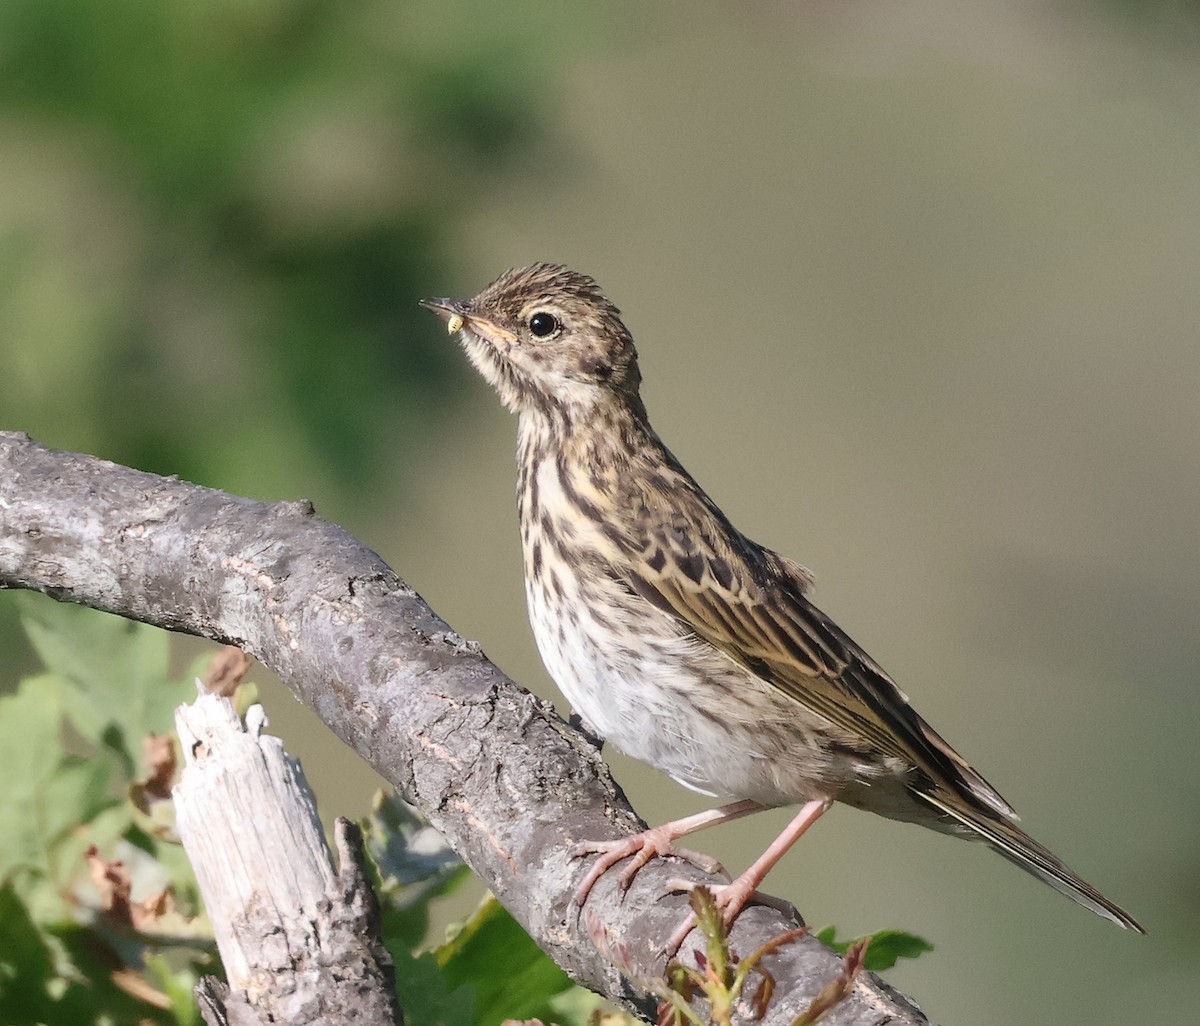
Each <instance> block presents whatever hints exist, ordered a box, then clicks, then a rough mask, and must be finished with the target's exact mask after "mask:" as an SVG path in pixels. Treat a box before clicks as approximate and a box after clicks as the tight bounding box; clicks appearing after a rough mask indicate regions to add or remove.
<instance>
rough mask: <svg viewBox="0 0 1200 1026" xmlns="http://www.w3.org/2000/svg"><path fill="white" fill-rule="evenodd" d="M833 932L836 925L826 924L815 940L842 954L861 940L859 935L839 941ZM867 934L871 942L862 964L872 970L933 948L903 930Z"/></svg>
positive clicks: (916, 956) (920, 938)
mask: <svg viewBox="0 0 1200 1026" xmlns="http://www.w3.org/2000/svg"><path fill="white" fill-rule="evenodd" d="M835 932H836V927H833V926H827V927H825V929H823V930H821V931H820V932H819V933H818V934H817V935H816V936H817V940H819V941H820V942H821V943H822V944H826V945H828V946H829V947H831V948H833V950H834V951H836V952H838V953H840V954H843V955H844V954H845V953H846V950H847V949H848V948H849V947H850V945H851V944H854V943H855V942H856V941H859V940H862V938H861V937H855V938H853V939H851V940H848V941H839V940H836V939H835V936H834V934H835ZM869 936H870V938H871V943H870V945H869V946H868V947H867V957H866V960H865V962H864V965H865V966H866V968H868V969H870V970H872V971H873V972H879V971H882V970H884V969H891V968H892V966H894V965H895V964H896V962H897V961H898V960H899V959H901V958H920V957H921V955H923V954H925V952H927V951H932V950H933V945H932V944H930V943H929V941H927V940H925V939H924V938H923V937H918V936H917V935H916V934H914V933H908V932H906V931H904V930H878V931H876V932H875V933H872V934H870V935H869Z"/></svg>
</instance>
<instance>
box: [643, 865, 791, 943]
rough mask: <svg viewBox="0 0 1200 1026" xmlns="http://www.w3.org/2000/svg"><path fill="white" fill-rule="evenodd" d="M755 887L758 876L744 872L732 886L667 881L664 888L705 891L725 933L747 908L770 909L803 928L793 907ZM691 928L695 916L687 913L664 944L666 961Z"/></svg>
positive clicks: (759, 880) (694, 923) (730, 884)
mask: <svg viewBox="0 0 1200 1026" xmlns="http://www.w3.org/2000/svg"><path fill="white" fill-rule="evenodd" d="M759 883H761V879H760V878H759V877H758V875H757V874H756V873H753V872H751V871H747V872H745V873H743V874H742V875H741V876H739V877H738V878H737V879H736V880H734V881H733V882H732V883H727V884H718V885H717V886H715V887H714V886H712V885H709V884H697V883H696V882H695V881H692V880H671V881H670V882H669V883H668V886H669V887H670V888H671V889H672V890H676V891H691V890H694V889H695V888H696V887H708V890H709V892H710V893H711V894H712V896H713V902H714V903H715V904H716V906H717V911H718V912H720V913H721V918H722V919H723V920H724V921H725V927H726V929H728V928H729V927H730V926H732V925H733V921H734V920H735V919H736V918H737V917H738V915H740V914H741V911H742V909H744V908H745V907H746V906H747V905H749V904H755V905H766V906H767V907H768V908H773V909H775V910H776V911H777V912H782V913H783V914H784V915H785V916H787V917H788V918H790V919H794V920H795V921H796V922H797V923H799V924H800V925H803V924H804V919H803V918H802V917H801V915H800V913H799V912H797V911H796V906H795V905H793V904H792V903H791V902H790V901H785V900H784V899H783V898H776V897H775V896H773V895H770V894H763V893H761V892H760V891H759V890H758V885H759ZM695 928H696V916H695V913H691V912H689V913H688V916H687V918H686V919H685V920H684V921H683V922H682V923H680V925H679V929H678V930H676V931H675V932H674V933H673V934H671V936H670V938H669V939H668V940H667V943H666V947H665V948H664V951H665V952H666V955H667V957H668V958H673V957H674V956H675V954H676V952H678V951H679V949H680V947H682V945H683V942H684V941H685V940H687V935H688V934H689V933H691V932H692V930H694V929H695Z"/></svg>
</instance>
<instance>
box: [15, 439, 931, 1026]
mask: <svg viewBox="0 0 1200 1026" xmlns="http://www.w3.org/2000/svg"><path fill="white" fill-rule="evenodd" d="M0 586H5V587H12V588H30V589H34V590H37V591H41V592H44V593H46V594H48V595H51V596H52V597H54V598H56V599H59V600H62V601H70V602H77V603H81V604H84V605H88V606H93V607H95V608H97V609H103V610H107V611H108V612H112V613H117V614H119V615H122V616H126V617H130V618H133V619H136V620H141V621H144V622H146V623H151V624H155V625H157V626H160V627H165V628H167V629H169V630H175V631H184V632H187V633H190V634H196V635H201V636H203V637H207V638H211V639H213V640H216V641H222V642H227V643H229V644H234V645H237V646H238V647H240V648H242V649H243V650H245V651H246V652H248V653H250V654H251V655H253V656H254V657H256V658H257V659H259V660H260V661H261V662H263V663H264V664H265V665H267V666H269V667H271V669H273V670H274V671H275V672H276V673H277V674H278V675H279V676H280V677H281V678H282V679H283V680H284V681H285V682H286V683H287V685H288V687H290V688H291V690H292V691H293V692H294V694H295V695H296V696H297V698H299V699H300V700H301V701H302V702H304V703H305V704H307V705H309V706H310V707H312V708H313V709H314V710H315V711H316V712H317V713H318V714H319V715H320V716H321V718H322V719H323V720H324V721H325V722H326V723H327V724H328V725H329V726H330V727H331V728H332V729H333V730H334V732H335V733H336V734H337V735H338V736H339V737H341V738H342V739H343V740H344V741H346V743H347V744H349V745H350V746H351V747H352V748H354V749H355V750H356V751H357V752H358V753H359V754H360V755H361V756H362V757H363V758H364V759H366V760H367V762H368V763H370V764H371V765H372V766H374V767H375V768H376V769H377V770H378V771H379V772H380V773H381V774H383V775H384V776H385V777H386V778H387V779H388V780H390V781H391V782H392V783H393V784H395V786H396V787H397V788H398V789H399V790H400V792H401V793H402V794H403V795H404V797H405V798H406V799H407V800H408V801H410V802H412V803H413V804H414V805H416V806H417V807H418V808H419V809H420V810H421V811H422V812H423V813H424V814H425V815H426V816H427V817H428V818H429V820H430V822H431V823H433V825H434V826H435V827H437V828H438V830H440V831H441V832H442V833H443V834H444V835H445V836H446V837H447V838H448V839H449V840H450V842H451V844H452V845H453V846H454V848H455V850H456V851H457V852H458V853H459V854H460V855H461V856H462V858H463V859H464V860H465V861H466V862H467V864H468V865H470V866H471V868H472V869H473V870H474V871H475V872H477V873H478V874H479V875H480V876H482V877H483V878H484V880H485V881H486V882H487V884H488V886H489V887H491V888H492V890H493V891H494V892H495V894H496V896H497V897H498V898H499V900H500V901H501V902H502V903H503V904H504V905H505V906H506V907H507V908H508V909H509V910H510V911H511V912H512V913H513V915H514V916H515V917H516V918H517V919H518V920H519V921H520V922H521V924H522V925H523V926H524V927H525V928H526V929H527V930H528V931H529V933H530V935H531V936H532V937H533V938H534V940H535V941H537V943H538V944H539V945H540V946H541V947H542V948H543V949H544V950H546V951H547V952H548V953H549V954H550V955H551V957H553V958H554V960H555V961H556V962H558V963H559V965H561V966H562V967H563V968H564V969H565V970H566V971H567V972H568V973H569V974H570V975H571V976H572V977H573V978H574V979H576V980H577V981H579V982H580V983H582V984H583V985H585V986H587V987H590V988H592V989H593V990H595V991H597V992H599V993H601V994H605V995H607V996H608V997H610V998H612V999H613V1000H615V1001H617V1002H619V1003H621V1004H623V1005H625V1006H626V1007H636V1008H637V1009H638V1010H639V1011H641V1012H643V1013H645V1012H646V1010H647V1008H649V1007H651V1005H652V999H651V998H650V997H649V993H648V991H647V989H646V986H645V985H644V983H643V982H639V981H644V980H647V979H651V978H654V977H657V976H659V975H660V974H661V972H662V969H663V963H664V958H663V956H662V953H661V947H662V944H663V941H664V939H665V938H666V937H668V936H669V935H670V934H671V932H672V931H673V930H674V928H675V927H676V926H677V925H678V922H679V918H680V917H681V916H682V915H683V914H684V911H685V899H684V897H683V896H680V895H675V896H670V897H664V896H663V895H664V893H665V891H666V885H667V881H669V880H670V879H672V878H679V877H683V878H685V879H692V880H696V881H700V882H710V883H715V882H717V881H716V880H714V879H713V878H710V877H706V876H705V875H704V874H703V873H701V872H700V871H698V870H697V869H695V868H694V867H692V866H690V865H687V864H685V863H682V862H679V861H677V860H674V859H662V860H655V861H653V862H652V863H651V864H650V865H648V866H647V867H646V869H645V870H643V871H642V872H641V873H640V874H639V875H638V876H637V878H636V879H635V881H634V883H633V886H632V887H631V888H630V890H629V892H628V894H627V895H626V896H625V899H624V900H623V901H622V900H621V899H620V897H619V895H618V893H617V891H616V886H615V884H616V881H615V875H616V874H611V873H610V874H608V875H607V876H606V877H605V878H603V879H602V880H601V881H600V883H599V884H598V885H597V886H596V888H595V889H594V890H593V892H592V895H591V897H590V898H589V900H588V902H587V907H586V911H585V912H584V914H582V915H581V914H580V913H579V912H578V910H577V909H575V908H574V907H573V906H572V903H571V895H572V893H573V891H574V889H575V886H576V885H577V884H578V882H579V880H580V879H581V877H582V875H583V874H584V872H585V871H586V866H587V863H586V861H585V860H580V859H576V858H572V856H571V854H570V849H571V846H572V844H573V843H574V842H576V841H578V840H580V839H584V838H586V839H589V840H603V839H608V838H617V837H621V836H624V835H626V834H628V833H629V832H631V831H633V830H635V829H638V828H640V827H641V826H642V824H641V823H640V821H639V820H638V819H637V817H636V815H635V814H634V813H633V811H632V810H631V809H630V807H629V805H628V803H627V802H626V801H625V799H624V796H623V795H622V794H621V791H620V789H619V788H618V787H617V786H616V784H615V783H614V782H613V781H612V779H611V777H610V776H609V773H608V770H607V768H606V767H605V765H604V762H603V760H602V759H601V758H600V756H599V753H598V752H597V751H596V749H595V747H594V746H593V745H592V744H591V743H589V741H588V740H587V739H586V738H585V737H584V736H583V735H581V734H580V733H578V732H577V731H575V730H574V729H572V728H571V727H570V726H569V725H567V724H566V723H564V722H563V721H562V720H561V719H560V718H559V717H558V716H557V715H555V713H554V710H553V709H552V708H551V707H550V706H549V705H548V704H547V703H545V702H542V701H540V700H538V699H537V698H535V697H533V696H531V695H530V694H529V693H528V692H526V691H524V690H523V689H522V688H520V687H519V686H517V685H516V684H514V683H513V682H512V681H511V680H509V679H508V678H507V677H505V675H504V674H503V673H501V672H500V670H498V669H497V668H496V667H495V666H493V665H492V664H491V663H490V662H488V660H487V659H486V658H485V657H484V656H483V654H482V653H481V652H480V651H479V648H478V646H476V645H474V644H472V643H470V642H467V641H464V640H463V639H462V638H461V637H459V635H458V634H456V633H455V632H454V631H452V630H451V629H450V628H449V627H448V626H447V625H446V624H445V623H444V622H443V621H442V620H441V619H439V618H438V616H437V615H436V614H435V613H434V612H433V611H432V610H431V609H430V608H429V606H428V605H426V604H425V602H424V601H422V600H421V598H420V596H418V595H417V594H416V593H415V592H414V591H413V590H412V589H411V588H409V587H408V585H406V584H405V583H404V582H403V581H402V580H401V579H400V578H399V577H397V576H396V574H395V573H393V571H392V570H391V569H390V568H389V567H388V566H387V565H386V564H385V563H384V562H383V560H382V559H380V558H379V556H377V555H376V554H375V553H373V552H371V551H370V550H369V549H367V548H365V547H364V546H363V545H361V544H360V543H359V542H357V541H356V540H355V539H354V538H352V537H351V536H350V535H348V534H347V533H346V532H345V531H343V530H341V529H340V528H338V527H337V526H335V525H333V524H329V523H326V522H324V521H322V520H320V519H319V518H318V517H317V516H315V514H314V512H313V509H312V506H311V504H309V503H306V502H291V503H278V504H267V503H260V502H253V501H251V500H248V499H244V498H239V497H237V496H232V495H228V494H225V493H223V492H219V491H214V490H211V489H208V488H201V487H198V486H196V485H191V484H187V483H185V482H181V481H178V480H175V479H168V478H162V477H157V476H155V475H152V474H146V473H142V472H140V471H136V470H131V469H129V468H126V467H121V466H118V465H115V464H112V463H108V462H106V461H103V460H99V459H96V458H94V457H90V456H85V455H80V454H76V453H67V452H58V451H54V450H51V449H47V448H45V447H43V446H41V445H38V444H36V443H34V442H31V441H30V440H29V439H28V438H26V437H25V436H23V435H18V434H0ZM791 925H793V924H791V923H790V922H788V921H787V920H785V918H784V917H783V916H782V914H780V913H779V912H777V911H775V910H773V909H771V908H766V907H753V908H750V909H747V910H746V911H745V912H744V913H743V914H742V915H741V916H740V917H739V918H738V921H737V923H736V924H735V927H734V929H733V935H732V944H733V947H734V948H735V950H738V951H742V952H747V951H753V950H755V949H756V948H757V947H758V946H759V945H761V944H762V943H764V942H765V941H766V940H767V939H769V938H770V937H772V936H775V935H777V934H778V933H780V932H782V931H783V930H784V929H786V928H787V927H788V926H791ZM694 942H695V935H693V937H692V938H690V939H689V942H688V945H686V946H685V952H686V948H687V947H688V946H691V945H692V944H693V943H694ZM615 952H619V953H620V956H621V958H622V959H623V960H624V961H625V962H626V966H625V970H624V971H622V970H620V969H618V967H617V965H616V964H614V959H613V955H614V953H615ZM770 968H771V971H772V973H773V975H774V976H775V978H776V979H777V981H778V983H779V988H778V992H777V994H776V997H775V999H774V1000H773V1001H772V1003H771V1006H770V1008H769V1009H768V1012H767V1015H766V1017H765V1019H764V1020H762V1021H763V1022H766V1023H768V1024H772V1023H786V1022H790V1021H792V1019H793V1018H795V1016H796V1015H798V1014H799V1013H800V1012H802V1011H803V1010H804V1009H806V1008H807V1007H808V1004H809V1002H810V1001H811V1000H812V998H813V997H814V996H815V995H816V994H817V993H818V992H819V991H820V990H821V988H822V987H823V986H824V985H825V984H826V983H827V982H828V981H829V980H831V979H833V978H834V977H835V976H837V974H838V973H839V972H840V969H841V961H840V959H839V957H838V956H836V955H835V954H833V953H832V952H830V951H829V950H828V949H826V948H825V947H823V946H822V945H821V944H819V943H818V942H817V941H815V940H813V939H811V938H802V939H801V940H800V941H799V942H797V943H795V944H792V945H789V946H787V947H785V948H783V949H782V950H781V951H780V952H779V954H778V955H776V956H772V958H771V962H770ZM744 1021H747V1022H748V1021H749V1019H746V1020H744ZM823 1021H824V1022H828V1023H835V1024H843V1026H845V1024H851V1023H853V1024H882V1023H906V1024H918V1023H924V1022H926V1020H925V1018H924V1017H923V1015H922V1014H921V1012H920V1011H919V1009H917V1008H916V1006H915V1005H913V1004H912V1003H911V1002H910V1001H909V1000H908V999H906V998H904V997H903V996H902V995H900V994H898V993H896V992H895V991H894V990H892V989H891V988H890V987H888V986H887V985H886V984H885V983H884V982H883V981H882V980H879V979H878V978H876V977H874V976H872V975H870V974H863V975H861V976H860V977H859V980H858V982H857V983H856V986H855V988H854V991H853V993H852V994H851V995H850V997H849V998H848V999H847V1000H846V1001H845V1002H843V1003H842V1004H840V1005H839V1006H838V1007H837V1008H836V1009H835V1010H834V1011H833V1012H832V1013H830V1015H829V1016H828V1018H826V1019H825V1020H823Z"/></svg>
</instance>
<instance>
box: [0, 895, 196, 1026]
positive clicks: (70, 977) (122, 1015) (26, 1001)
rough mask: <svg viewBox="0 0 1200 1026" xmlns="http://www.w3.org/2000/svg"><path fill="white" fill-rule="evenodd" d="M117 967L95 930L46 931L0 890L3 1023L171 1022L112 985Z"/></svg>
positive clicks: (47, 1025) (17, 900) (12, 1025)
mask: <svg viewBox="0 0 1200 1026" xmlns="http://www.w3.org/2000/svg"><path fill="white" fill-rule="evenodd" d="M117 965H118V962H117V959H116V957H115V955H114V954H113V952H112V951H111V949H109V948H108V947H107V946H106V945H105V944H104V942H103V941H102V940H101V939H100V938H99V937H98V936H97V935H96V934H95V933H94V932H93V931H91V930H88V929H86V928H85V927H81V926H77V925H75V924H70V925H65V926H62V927H60V928H58V929H56V930H53V931H48V932H46V933H43V932H42V931H41V930H39V928H38V926H37V924H36V923H35V922H34V920H33V917H32V916H31V915H30V914H29V910H28V908H27V907H26V906H25V905H24V904H23V903H22V902H21V899H20V898H19V897H18V896H17V894H16V891H15V890H14V888H12V887H10V886H6V887H3V888H0V1022H2V1023H5V1024H6V1026H35V1024H45V1026H80V1024H85V1023H95V1022H105V1021H107V1022H131V1023H132V1022H146V1023H163V1024H165V1023H168V1022H172V1021H173V1020H171V1019H170V1018H169V1017H168V1016H167V1015H166V1014H165V1013H163V1012H162V1011H160V1010H159V1009H157V1008H154V1007H152V1006H150V1005H148V1004H146V1003H145V1002H143V1001H139V1000H137V999H136V998H134V997H131V996H130V995H129V994H128V993H126V992H125V991H123V990H121V988H120V987H118V986H117V985H116V984H115V983H114V982H113V978H112V971H113V969H114V968H116V966H117Z"/></svg>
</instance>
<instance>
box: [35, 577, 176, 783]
mask: <svg viewBox="0 0 1200 1026" xmlns="http://www.w3.org/2000/svg"><path fill="white" fill-rule="evenodd" d="M17 597H18V599H20V600H21V601H20V602H19V609H20V615H21V623H22V625H23V626H24V628H25V632H26V633H27V634H28V635H29V640H30V642H31V643H32V645H33V647H34V649H35V650H36V651H37V653H38V655H39V656H40V657H41V659H42V661H43V662H44V663H45V664H46V668H47V669H48V670H49V671H50V672H51V673H52V674H54V675H55V676H58V677H60V678H62V680H63V681H64V682H66V684H67V686H68V688H69V691H70V700H69V703H68V710H69V715H70V719H71V722H72V724H73V725H74V726H75V727H76V728H77V729H78V730H79V732H80V733H81V734H83V735H84V736H85V737H87V738H90V739H91V740H93V741H96V742H98V743H101V744H105V745H107V746H109V747H116V746H118V745H123V747H124V750H125V752H126V754H127V756H128V757H129V758H130V759H131V760H134V761H136V760H138V759H140V757H141V749H140V745H141V739H142V738H144V737H145V736H146V735H147V734H151V733H157V734H161V733H163V732H164V731H167V730H171V729H173V727H174V710H175V706H177V705H179V704H180V703H181V702H186V701H189V700H190V699H191V698H193V697H194V692H193V690H192V686H191V684H190V682H189V683H184V682H169V681H168V672H169V665H168V657H169V649H168V644H169V641H168V637H167V633H166V632H165V631H162V630H159V629H158V628H155V627H149V626H147V625H145V624H140V623H134V622H133V621H131V620H124V619H122V618H121V617H118V616H112V615H111V614H108V613H98V612H96V611H95V610H93V609H86V608H84V607H82V606H73V605H70V604H68V603H65V602H52V601H49V600H47V599H45V598H44V597H42V596H40V595H38V596H35V595H20V596H17ZM110 725H115V726H116V727H117V728H118V730H119V732H120V733H119V735H117V736H115V737H114V736H113V734H111V733H109V734H108V735H107V736H106V734H105V730H106V728H108V727H110Z"/></svg>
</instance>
